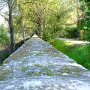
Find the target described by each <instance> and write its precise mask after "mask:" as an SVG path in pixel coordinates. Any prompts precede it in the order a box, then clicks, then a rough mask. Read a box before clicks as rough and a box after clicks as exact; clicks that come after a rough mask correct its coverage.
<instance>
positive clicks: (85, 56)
mask: <svg viewBox="0 0 90 90" xmlns="http://www.w3.org/2000/svg"><path fill="white" fill-rule="evenodd" d="M49 42H50V41H49ZM52 44H53V45H54V47H55V48H57V49H58V50H60V51H61V52H63V53H65V54H67V55H68V56H69V57H70V58H73V59H74V60H75V61H76V62H77V63H79V64H81V65H83V66H84V67H86V68H87V69H89V70H90V45H88V44H87V45H74V44H73V43H70V42H66V41H61V40H56V39H55V40H53V43H52Z"/></svg>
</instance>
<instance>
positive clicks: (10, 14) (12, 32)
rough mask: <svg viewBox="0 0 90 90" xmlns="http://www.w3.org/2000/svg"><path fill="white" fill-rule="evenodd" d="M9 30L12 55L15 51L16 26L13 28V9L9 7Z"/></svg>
mask: <svg viewBox="0 0 90 90" xmlns="http://www.w3.org/2000/svg"><path fill="white" fill-rule="evenodd" d="M9 29H10V47H11V53H12V52H14V51H15V41H14V26H13V17H12V9H11V7H10V5H9Z"/></svg>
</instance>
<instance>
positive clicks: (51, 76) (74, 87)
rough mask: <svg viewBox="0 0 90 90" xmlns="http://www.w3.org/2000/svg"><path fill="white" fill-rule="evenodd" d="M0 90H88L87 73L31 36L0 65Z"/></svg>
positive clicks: (89, 75)
mask: <svg viewBox="0 0 90 90" xmlns="http://www.w3.org/2000/svg"><path fill="white" fill-rule="evenodd" d="M0 90H90V72H89V71H88V70H87V69H85V68H84V67H82V66H81V65H79V64H77V63H76V62H75V61H74V60H72V59H70V58H69V57H68V56H66V55H65V54H63V53H61V52H59V51H58V50H56V49H55V48H54V47H53V46H51V45H49V44H48V43H47V42H45V41H43V40H42V39H40V38H38V37H32V38H31V39H30V40H28V41H26V42H25V43H24V44H23V45H22V46H21V47H20V48H19V49H18V50H17V51H16V52H14V53H13V54H12V55H11V56H10V57H9V58H7V59H6V60H5V62H4V64H3V65H2V66H0Z"/></svg>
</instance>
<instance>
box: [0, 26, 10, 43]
mask: <svg viewBox="0 0 90 90" xmlns="http://www.w3.org/2000/svg"><path fill="white" fill-rule="evenodd" d="M0 44H2V45H9V37H8V35H7V33H6V32H5V28H4V27H3V26H0Z"/></svg>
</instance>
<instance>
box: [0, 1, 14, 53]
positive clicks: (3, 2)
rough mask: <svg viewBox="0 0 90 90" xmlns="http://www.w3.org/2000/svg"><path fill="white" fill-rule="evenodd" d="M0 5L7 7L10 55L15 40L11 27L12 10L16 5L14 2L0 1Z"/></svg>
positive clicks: (12, 26)
mask: <svg viewBox="0 0 90 90" xmlns="http://www.w3.org/2000/svg"><path fill="white" fill-rule="evenodd" d="M1 3H2V4H3V5H6V6H8V10H9V13H8V16H9V19H8V23H9V29H10V43H11V44H10V47H11V53H12V52H14V50H15V40H14V25H13V9H14V7H15V4H16V0H1Z"/></svg>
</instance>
